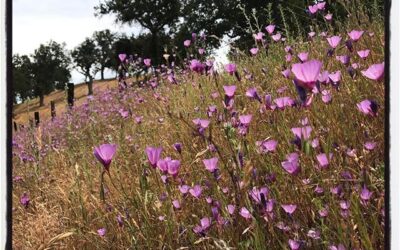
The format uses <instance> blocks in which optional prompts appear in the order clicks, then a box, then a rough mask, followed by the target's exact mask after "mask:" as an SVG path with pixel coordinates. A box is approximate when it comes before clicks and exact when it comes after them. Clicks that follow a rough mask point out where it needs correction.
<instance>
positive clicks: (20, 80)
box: [12, 54, 33, 103]
mask: <svg viewBox="0 0 400 250" xmlns="http://www.w3.org/2000/svg"><path fill="white" fill-rule="evenodd" d="M12 72H13V101H14V103H18V102H19V101H22V102H23V101H25V100H26V99H28V98H30V97H32V96H33V92H32V62H31V60H30V59H29V57H28V56H26V55H22V56H20V55H18V54H16V55H14V56H13V63H12Z"/></svg>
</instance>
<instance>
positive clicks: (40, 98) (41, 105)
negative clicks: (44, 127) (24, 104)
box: [39, 95, 44, 107]
mask: <svg viewBox="0 0 400 250" xmlns="http://www.w3.org/2000/svg"><path fill="white" fill-rule="evenodd" d="M43 106H44V95H40V96H39V107H43Z"/></svg>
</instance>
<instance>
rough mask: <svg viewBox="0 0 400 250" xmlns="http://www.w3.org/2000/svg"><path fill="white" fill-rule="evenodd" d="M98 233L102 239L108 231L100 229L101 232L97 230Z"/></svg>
mask: <svg viewBox="0 0 400 250" xmlns="http://www.w3.org/2000/svg"><path fill="white" fill-rule="evenodd" d="M97 233H98V234H99V235H100V237H104V236H105V235H106V229H105V228H100V229H99V230H97Z"/></svg>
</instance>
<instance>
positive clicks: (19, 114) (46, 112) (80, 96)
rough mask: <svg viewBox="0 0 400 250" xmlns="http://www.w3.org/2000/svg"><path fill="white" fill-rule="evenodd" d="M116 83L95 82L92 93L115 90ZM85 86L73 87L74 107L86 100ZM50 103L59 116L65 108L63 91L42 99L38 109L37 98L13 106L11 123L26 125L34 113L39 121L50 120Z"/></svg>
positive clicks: (65, 102) (111, 80)
mask: <svg viewBox="0 0 400 250" xmlns="http://www.w3.org/2000/svg"><path fill="white" fill-rule="evenodd" d="M117 86H118V83H117V81H116V80H114V79H108V80H103V81H101V80H97V81H94V83H93V91H102V90H105V89H108V88H115V87H117ZM87 91H88V90H87V85H86V84H85V83H80V84H76V85H75V105H76V106H80V105H82V103H83V102H84V101H85V100H86V96H87ZM50 101H55V104H56V114H57V115H60V114H62V113H63V112H65V110H66V108H67V96H66V92H65V91H63V90H56V91H54V92H52V93H50V94H49V95H46V96H45V97H44V103H45V105H44V106H43V107H39V98H35V99H32V100H30V101H29V102H24V103H20V104H17V105H14V106H13V121H15V122H16V123H17V124H28V123H29V119H33V117H34V112H36V111H39V114H40V119H41V120H42V121H46V120H48V119H50V117H51V113H50Z"/></svg>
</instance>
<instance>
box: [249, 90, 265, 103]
mask: <svg viewBox="0 0 400 250" xmlns="http://www.w3.org/2000/svg"><path fill="white" fill-rule="evenodd" d="M246 96H247V97H249V98H252V99H256V100H257V101H259V102H261V98H260V96H259V95H258V93H257V89H256V88H249V89H248V90H247V91H246Z"/></svg>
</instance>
